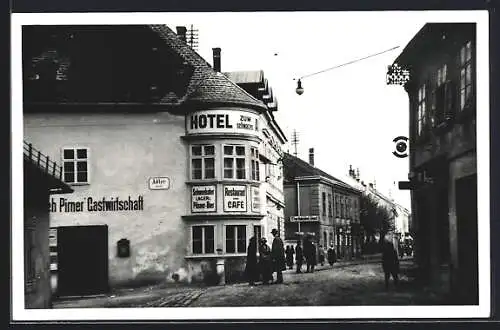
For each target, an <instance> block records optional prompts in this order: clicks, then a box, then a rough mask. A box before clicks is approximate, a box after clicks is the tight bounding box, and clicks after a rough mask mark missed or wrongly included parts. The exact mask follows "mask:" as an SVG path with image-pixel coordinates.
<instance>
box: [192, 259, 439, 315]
mask: <svg viewBox="0 0 500 330" xmlns="http://www.w3.org/2000/svg"><path fill="white" fill-rule="evenodd" d="M409 263H410V262H409V261H404V262H403V265H402V267H405V266H406V267H407V266H408V265H409ZM284 281H285V283H284V284H277V285H270V286H264V285H256V286H254V287H251V286H249V285H248V284H237V285H232V286H225V287H213V288H209V289H208V290H207V291H206V292H205V293H204V294H203V295H202V296H200V297H199V298H198V299H197V300H196V301H194V302H193V304H192V305H191V306H196V307H202V306H350V305H355V306H359V305H379V306H381V305H425V304H444V303H446V302H445V297H444V294H443V293H439V292H435V290H429V289H426V288H417V287H414V285H413V284H412V283H411V282H410V281H409V279H408V277H406V276H405V275H403V276H402V277H401V283H400V286H399V287H398V288H397V289H395V288H394V287H393V285H392V282H391V287H390V288H389V290H386V289H385V287H384V276H383V272H382V269H381V266H380V263H373V262H372V263H366V264H358V265H346V266H343V267H342V266H340V267H334V268H333V269H329V267H325V268H323V269H320V270H319V271H316V272H314V273H302V274H296V273H295V272H293V271H286V272H285V274H284Z"/></svg>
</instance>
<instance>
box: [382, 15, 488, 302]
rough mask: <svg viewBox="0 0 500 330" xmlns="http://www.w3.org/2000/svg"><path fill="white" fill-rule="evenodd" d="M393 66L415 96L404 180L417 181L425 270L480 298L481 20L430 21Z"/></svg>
mask: <svg viewBox="0 0 500 330" xmlns="http://www.w3.org/2000/svg"><path fill="white" fill-rule="evenodd" d="M396 66H397V67H396ZM392 68H393V69H394V68H397V70H399V71H402V70H407V72H408V73H409V80H407V81H403V82H402V83H401V84H404V88H405V90H406V92H407V93H408V96H409V101H410V109H409V111H410V169H409V170H410V173H409V179H410V180H409V182H406V183H405V184H404V185H405V186H404V187H403V188H405V189H411V195H412V212H413V219H412V220H413V222H414V227H415V245H416V246H415V248H416V250H415V257H416V260H417V263H418V265H419V270H420V276H421V278H422V279H425V280H427V281H430V282H431V283H436V284H438V283H440V282H439V278H440V276H441V275H440V274H443V273H444V274H446V277H447V279H448V281H447V282H446V283H447V284H448V285H449V287H450V291H451V292H452V293H453V294H454V295H455V296H456V301H458V302H460V303H464V304H477V303H478V239H480V238H479V237H478V234H477V233H478V218H477V174H476V173H477V165H476V26H475V24H472V23H429V24H426V25H425V26H424V27H423V28H422V29H421V30H420V31H419V32H418V33H417V34H416V35H415V37H414V38H413V39H412V40H411V41H410V42H409V44H408V45H407V46H406V48H405V49H404V50H403V52H402V53H401V54H400V55H399V57H398V58H397V59H396V60H395V62H394V65H393V67H392ZM395 72H396V71H394V72H393V73H395ZM390 77H394V75H392V76H390ZM483 110H486V109H483Z"/></svg>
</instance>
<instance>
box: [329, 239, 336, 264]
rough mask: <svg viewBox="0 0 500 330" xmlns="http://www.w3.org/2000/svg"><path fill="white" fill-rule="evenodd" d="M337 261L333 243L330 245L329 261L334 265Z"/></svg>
mask: <svg viewBox="0 0 500 330" xmlns="http://www.w3.org/2000/svg"><path fill="white" fill-rule="evenodd" d="M336 261H337V254H336V253H335V247H334V246H333V243H331V244H330V247H329V248H328V263H329V264H330V266H333V264H334V263H335V262H336Z"/></svg>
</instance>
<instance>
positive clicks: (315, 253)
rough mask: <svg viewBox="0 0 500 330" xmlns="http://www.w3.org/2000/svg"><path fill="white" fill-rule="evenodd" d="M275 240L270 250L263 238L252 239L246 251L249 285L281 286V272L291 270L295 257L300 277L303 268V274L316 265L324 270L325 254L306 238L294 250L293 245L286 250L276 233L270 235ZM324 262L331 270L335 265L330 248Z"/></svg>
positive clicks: (333, 255) (321, 248)
mask: <svg viewBox="0 0 500 330" xmlns="http://www.w3.org/2000/svg"><path fill="white" fill-rule="evenodd" d="M271 234H272V235H273V236H274V239H273V242H272V246H271V247H269V245H268V244H267V239H266V238H265V237H262V238H260V240H259V241H258V242H257V238H256V237H255V236H254V237H251V238H250V242H249V245H248V249H247V264H246V269H245V273H246V276H247V279H248V282H249V284H250V285H255V282H258V281H261V280H262V283H263V284H270V283H283V271H284V270H286V269H287V267H288V269H293V265H294V256H295V265H296V272H297V273H302V266H303V265H304V264H305V266H306V273H309V272H310V273H313V272H314V268H315V267H316V265H317V262H318V261H319V263H320V264H321V265H322V266H323V265H324V263H325V250H324V248H323V247H322V246H321V245H319V246H318V248H316V244H315V243H314V242H313V241H312V240H311V239H310V238H308V237H306V238H305V239H304V246H303V247H302V242H301V241H300V240H299V241H297V245H296V246H295V248H294V247H293V246H292V245H287V246H286V249H285V247H284V244H283V240H282V239H281V238H280V237H279V232H278V230H276V229H273V230H272V231H271ZM326 254H327V256H326V257H327V260H328V263H329V264H330V266H333V264H334V263H335V262H337V254H336V251H335V248H334V246H333V244H331V245H330V247H329V248H328V250H327V253H326ZM273 273H276V281H274V277H273Z"/></svg>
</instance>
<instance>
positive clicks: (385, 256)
mask: <svg viewBox="0 0 500 330" xmlns="http://www.w3.org/2000/svg"><path fill="white" fill-rule="evenodd" d="M382 269H383V270H384V280H385V288H386V289H388V288H389V280H390V277H391V275H392V278H393V280H394V285H395V286H396V287H397V286H398V280H399V279H398V273H399V258H398V253H397V251H396V249H395V248H394V244H393V243H392V242H391V240H390V239H389V238H388V237H387V236H385V237H384V238H383V241H382Z"/></svg>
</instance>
